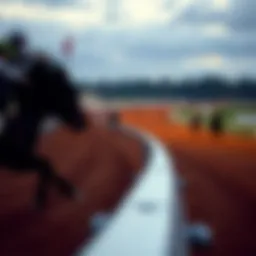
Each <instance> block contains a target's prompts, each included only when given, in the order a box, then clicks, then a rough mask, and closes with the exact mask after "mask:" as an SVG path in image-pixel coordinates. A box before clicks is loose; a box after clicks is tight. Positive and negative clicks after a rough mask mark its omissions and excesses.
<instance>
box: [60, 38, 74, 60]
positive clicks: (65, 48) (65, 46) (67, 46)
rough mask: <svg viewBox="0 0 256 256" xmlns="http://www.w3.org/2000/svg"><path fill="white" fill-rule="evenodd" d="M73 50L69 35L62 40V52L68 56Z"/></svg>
mask: <svg viewBox="0 0 256 256" xmlns="http://www.w3.org/2000/svg"><path fill="white" fill-rule="evenodd" d="M73 50H74V39H73V37H71V36H69V37H67V38H66V39H65V40H64V41H63V42H62V52H63V54H64V55H65V56H70V55H71V54H72V53H73Z"/></svg>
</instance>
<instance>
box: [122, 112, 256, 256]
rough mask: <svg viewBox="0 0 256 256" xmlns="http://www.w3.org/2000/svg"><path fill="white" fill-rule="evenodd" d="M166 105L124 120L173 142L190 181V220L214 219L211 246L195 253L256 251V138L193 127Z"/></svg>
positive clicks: (220, 255)
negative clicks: (178, 121)
mask: <svg viewBox="0 0 256 256" xmlns="http://www.w3.org/2000/svg"><path fill="white" fill-rule="evenodd" d="M167 114H169V113H167V112H166V109H152V110H148V109H140V110H136V111H134V110H128V111H124V112H123V121H124V122H125V123H130V124H133V125H135V126H137V127H139V128H143V129H146V130H149V131H151V132H153V133H154V134H156V135H157V136H159V138H161V139H162V140H163V141H164V142H165V143H166V144H167V146H168V147H169V149H170V152H171V154H172V156H173V159H174V161H175V164H176V167H177V170H178V172H179V173H180V174H181V175H182V176H183V177H184V178H185V179H186V180H187V182H188V186H187V188H186V190H185V191H184V192H185V193H184V199H185V200H184V202H185V207H186V209H187V215H188V217H189V219H190V220H193V221H203V222H206V223H207V224H209V225H210V226H211V227H212V229H213V231H214V233H215V240H214V245H213V248H212V249H211V250H209V251H208V252H205V253H200V254H199V253H198V254H196V253H195V254H194V255H206V256H254V255H256V140H248V139H244V138H240V137H235V136H230V135H224V136H222V137H219V138H216V137H214V136H211V135H210V134H209V133H208V132H206V131H202V132H198V133H193V132H191V131H190V130H189V129H188V128H187V127H184V126H181V125H177V124H175V123H171V122H170V121H169V120H168V118H167V116H168V115H167Z"/></svg>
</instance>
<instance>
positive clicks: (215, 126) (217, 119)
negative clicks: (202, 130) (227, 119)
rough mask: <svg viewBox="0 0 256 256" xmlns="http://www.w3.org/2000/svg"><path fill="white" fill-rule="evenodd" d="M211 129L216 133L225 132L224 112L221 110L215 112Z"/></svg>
mask: <svg viewBox="0 0 256 256" xmlns="http://www.w3.org/2000/svg"><path fill="white" fill-rule="evenodd" d="M210 130H211V131H212V132H213V133H214V134H216V135H219V134H221V133H223V132H224V123H223V113H222V112H221V111H220V110H218V111H215V112H213V114H212V118H211V121H210Z"/></svg>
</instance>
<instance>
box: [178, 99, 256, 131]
mask: <svg viewBox="0 0 256 256" xmlns="http://www.w3.org/2000/svg"><path fill="white" fill-rule="evenodd" d="M212 107H213V109H212V111H215V110H217V109H218V110H221V112H222V115H223V118H224V129H225V131H226V132H228V133H236V134H242V135H245V136H255V135H256V122H255V121H254V123H252V124H245V123H243V124H242V123H238V116H239V115H240V116H241V115H251V116H253V118H254V120H255V119H256V105H254V106H250V105H248V106H246V105H240V106H239V105H237V104H235V105H232V104H229V105H226V106H222V107H216V106H214V105H212ZM203 110H204V109H203V108H202V107H201V108H200V106H198V107H197V108H196V109H192V108H191V107H187V106H185V107H182V108H179V109H176V110H175V120H176V121H178V122H180V123H184V124H189V121H190V119H191V118H192V116H193V115H194V113H201V114H202V122H203V127H205V128H208V127H209V123H210V120H211V112H212V111H210V113H207V114H205V115H204V114H203Z"/></svg>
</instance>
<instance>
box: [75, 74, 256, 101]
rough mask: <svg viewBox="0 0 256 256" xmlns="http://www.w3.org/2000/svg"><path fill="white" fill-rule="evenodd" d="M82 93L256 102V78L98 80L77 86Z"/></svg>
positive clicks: (125, 96)
mask: <svg viewBox="0 0 256 256" xmlns="http://www.w3.org/2000/svg"><path fill="white" fill-rule="evenodd" d="M79 88H80V89H82V90H86V91H90V90H93V91H94V93H97V94H99V95H100V96H102V97H106V98H115V97H118V98H121V97H124V98H130V97H131V98H162V99H168V98H174V99H175V98H177V99H178V98H191V99H221V98H224V99H245V100H254V99H256V79H250V78H240V79H237V80H228V79H223V78H219V77H210V76H209V77H205V78H201V79H184V80H181V81H174V80H170V79H162V80H158V81H152V80H150V79H137V80H129V81H128V80H120V81H101V82H94V83H82V84H79Z"/></svg>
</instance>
